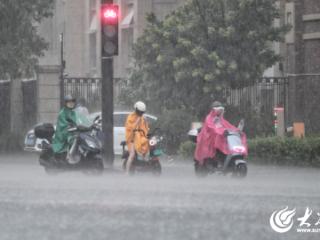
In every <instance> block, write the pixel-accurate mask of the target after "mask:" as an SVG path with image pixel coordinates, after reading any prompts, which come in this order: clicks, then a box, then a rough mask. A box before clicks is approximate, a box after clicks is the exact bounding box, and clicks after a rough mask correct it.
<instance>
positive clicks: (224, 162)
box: [188, 121, 248, 178]
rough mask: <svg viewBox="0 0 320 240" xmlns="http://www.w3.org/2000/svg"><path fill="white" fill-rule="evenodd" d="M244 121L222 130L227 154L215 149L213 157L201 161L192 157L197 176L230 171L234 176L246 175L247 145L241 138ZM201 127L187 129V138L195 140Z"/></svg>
mask: <svg viewBox="0 0 320 240" xmlns="http://www.w3.org/2000/svg"><path fill="white" fill-rule="evenodd" d="M243 127H244V122H243V121H240V123H239V126H238V129H239V131H235V130H228V129H226V130H225V132H224V137H225V139H226V142H227V146H228V154H225V153H223V152H222V151H220V150H219V149H217V152H216V155H215V157H214V158H207V159H205V160H204V162H203V163H200V162H199V161H198V160H197V159H194V162H195V164H194V166H195V173H196V175H197V176H199V177H205V176H207V175H208V174H212V173H215V172H217V173H220V174H224V175H225V174H227V173H231V174H232V175H233V176H234V177H239V178H244V177H246V176H247V172H248V168H247V161H246V156H247V152H248V147H247V144H246V142H245V141H243V138H242V134H243V133H242V130H243ZM200 131H201V128H199V129H192V130H190V131H189V133H188V135H189V138H190V139H191V140H192V141H193V142H195V143H196V142H197V136H198V134H199V133H200Z"/></svg>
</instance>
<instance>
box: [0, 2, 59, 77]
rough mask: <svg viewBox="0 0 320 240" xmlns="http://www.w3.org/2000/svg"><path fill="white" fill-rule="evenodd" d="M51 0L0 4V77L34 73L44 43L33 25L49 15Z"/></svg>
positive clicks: (44, 45)
mask: <svg viewBox="0 0 320 240" xmlns="http://www.w3.org/2000/svg"><path fill="white" fill-rule="evenodd" d="M52 6H53V0H27V1H23V0H1V1H0V78H8V77H10V78H14V77H17V76H20V75H22V74H24V75H25V74H28V73H30V71H32V70H33V67H34V66H35V64H36V62H37V58H38V57H39V56H41V55H42V54H43V50H44V49H46V47H47V43H46V42H45V40H44V39H43V38H41V37H40V36H39V35H38V33H37V28H36V25H37V24H39V23H40V22H41V20H43V18H46V17H49V16H51V10H52Z"/></svg>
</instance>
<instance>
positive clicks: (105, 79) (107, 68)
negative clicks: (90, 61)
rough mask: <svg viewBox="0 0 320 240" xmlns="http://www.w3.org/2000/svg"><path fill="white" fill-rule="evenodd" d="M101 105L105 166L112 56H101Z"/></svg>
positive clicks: (110, 156)
mask: <svg viewBox="0 0 320 240" xmlns="http://www.w3.org/2000/svg"><path fill="white" fill-rule="evenodd" d="M101 3H102V4H105V3H110V4H112V3H113V0H101ZM101 74H102V81H101V106H102V109H101V110H102V114H101V115H102V131H103V136H104V141H103V142H104V144H103V157H104V163H105V166H106V167H108V168H112V167H113V161H114V152H113V58H112V57H110V58H105V57H102V58H101Z"/></svg>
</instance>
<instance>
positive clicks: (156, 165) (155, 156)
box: [121, 129, 163, 176]
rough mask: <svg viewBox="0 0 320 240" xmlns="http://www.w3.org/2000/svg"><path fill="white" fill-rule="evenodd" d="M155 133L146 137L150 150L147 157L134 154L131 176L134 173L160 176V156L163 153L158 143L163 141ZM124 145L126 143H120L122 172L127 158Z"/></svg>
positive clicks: (127, 153)
mask: <svg viewBox="0 0 320 240" xmlns="http://www.w3.org/2000/svg"><path fill="white" fill-rule="evenodd" d="M157 130H159V129H156V130H155V131H157ZM136 131H142V130H136ZM155 131H154V132H153V133H152V134H149V135H148V136H147V137H148V139H149V149H150V150H149V153H148V155H147V156H146V157H145V158H144V157H143V156H141V155H139V154H138V153H137V152H136V154H135V158H134V160H133V162H132V165H131V169H130V174H131V175H134V174H135V172H151V173H152V174H153V175H155V176H160V175H161V171H162V168H161V163H160V156H161V155H162V154H163V151H162V149H161V148H160V142H161V141H162V140H163V137H160V136H158V135H155ZM126 145H127V143H126V142H125V141H123V142H121V146H122V159H123V164H122V168H123V170H124V171H125V170H126V166H127V161H128V158H129V152H128V149H127V147H126Z"/></svg>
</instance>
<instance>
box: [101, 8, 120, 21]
mask: <svg viewBox="0 0 320 240" xmlns="http://www.w3.org/2000/svg"><path fill="white" fill-rule="evenodd" d="M101 18H102V19H101V20H102V22H103V23H105V24H118V20H119V6H118V5H113V4H104V5H102V6H101Z"/></svg>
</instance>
